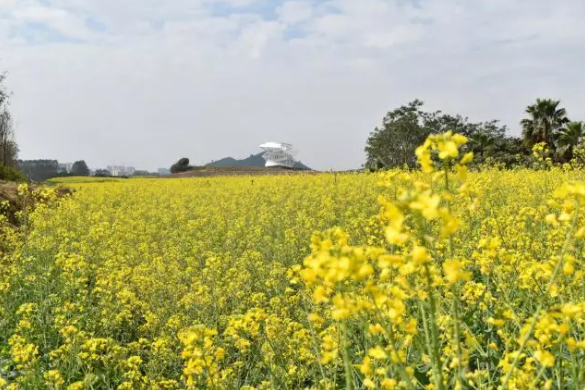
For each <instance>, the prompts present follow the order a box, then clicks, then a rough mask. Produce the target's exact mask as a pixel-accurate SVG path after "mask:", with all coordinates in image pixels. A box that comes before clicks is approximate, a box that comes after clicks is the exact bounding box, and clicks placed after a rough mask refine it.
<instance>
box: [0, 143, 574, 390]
mask: <svg viewBox="0 0 585 390" xmlns="http://www.w3.org/2000/svg"><path fill="white" fill-rule="evenodd" d="M466 142H467V139H466V138H465V137H464V136H462V135H459V134H455V133H452V132H448V133H445V134H439V135H433V136H431V137H430V138H429V139H428V140H426V141H425V143H424V144H423V145H421V147H419V148H418V149H417V150H416V155H417V157H418V160H419V163H420V166H421V168H422V169H421V170H420V171H414V170H413V171H403V170H395V171H388V172H383V173H375V174H369V173H359V174H356V173H352V174H337V175H330V174H322V175H295V176H293V175H287V176H270V177H268V176H267V177H254V178H251V177H230V178H226V177H221V178H219V177H218V178H197V179H176V180H175V179H131V180H130V179H129V180H122V179H116V180H103V181H98V182H96V181H92V180H89V179H86V180H78V179H68V180H69V181H68V182H69V184H70V185H71V186H73V187H74V188H75V189H76V191H75V193H74V195H73V196H72V197H70V198H65V199H61V200H58V201H54V200H52V195H51V193H50V192H51V191H47V193H45V194H39V196H42V197H44V198H45V199H46V200H47V201H43V202H41V204H39V205H38V206H37V207H36V208H35V209H34V210H27V211H25V213H24V214H23V216H22V217H23V218H24V219H25V220H26V224H25V227H24V228H23V229H20V230H14V229H9V230H6V231H4V230H2V231H3V232H4V233H2V234H0V236H1V237H2V239H3V241H2V242H0V247H1V248H3V249H2V250H3V252H2V254H0V265H1V266H2V272H1V273H0V362H1V363H2V364H1V365H0V389H4V388H7V389H11V390H16V389H23V390H25V389H51V390H57V389H59V390H89V389H119V390H131V389H132V390H133V389H139V390H195V389H214V390H215V389H217V390H220V389H221V390H223V389H228V390H230V389H234V390H235V389H244V390H270V389H279V390H280V389H291V390H292V389H303V390H305V389H306V390H326V389H327V390H333V389H350V390H358V389H401V390H403V389H409V390H423V389H429V390H430V389H434V390H447V389H478V390H480V389H493V390H499V389H502V390H504V389H505V390H508V389H514V390H524V389H526V390H528V389H540V388H542V389H556V390H561V389H571V390H573V389H575V390H582V389H583V388H585V320H584V319H585V287H584V286H585V284H584V282H583V280H584V277H585V267H584V265H583V256H584V254H585V242H583V239H584V238H585V218H584V217H583V205H584V203H585V184H584V181H583V180H584V179H585V171H583V170H582V169H581V168H579V165H575V164H568V165H567V166H565V167H562V168H555V167H552V166H551V165H550V164H546V163H543V164H541V166H539V167H537V168H539V169H535V170H528V169H518V170H499V169H497V168H485V169H482V170H473V169H470V163H471V162H472V159H473V155H472V154H471V153H470V152H468V149H467V145H466ZM535 152H536V153H537V154H538V156H541V157H542V158H545V157H544V156H545V154H546V153H545V151H544V149H542V150H541V149H538V147H537V148H536V149H535ZM26 191H27V189H26V188H24V187H23V188H22V192H23V194H24V193H25V192H26ZM51 200H52V201H51ZM3 221H5V220H4V219H0V226H1V225H2V222H3Z"/></svg>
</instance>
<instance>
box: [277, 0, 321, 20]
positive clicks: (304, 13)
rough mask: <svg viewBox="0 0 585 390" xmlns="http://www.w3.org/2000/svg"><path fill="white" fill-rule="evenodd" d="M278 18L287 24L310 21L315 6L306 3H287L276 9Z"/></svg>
mask: <svg viewBox="0 0 585 390" xmlns="http://www.w3.org/2000/svg"><path fill="white" fill-rule="evenodd" d="M276 14H277V15H278V18H279V19H280V20H281V21H282V22H284V23H286V24H293V25H294V24H297V23H301V22H305V21H307V20H310V19H311V18H312V16H313V5H312V4H311V3H310V2H309V1H307V0H305V1H286V2H284V3H283V4H282V5H281V6H279V7H278V8H277V9H276Z"/></svg>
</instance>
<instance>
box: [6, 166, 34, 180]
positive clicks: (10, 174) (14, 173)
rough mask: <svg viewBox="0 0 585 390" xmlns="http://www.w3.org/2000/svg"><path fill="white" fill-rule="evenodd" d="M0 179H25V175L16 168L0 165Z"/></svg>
mask: <svg viewBox="0 0 585 390" xmlns="http://www.w3.org/2000/svg"><path fill="white" fill-rule="evenodd" d="M0 180H5V181H27V179H26V177H25V176H24V175H23V174H22V173H21V172H20V171H19V170H17V169H15V168H12V167H7V166H5V165H0Z"/></svg>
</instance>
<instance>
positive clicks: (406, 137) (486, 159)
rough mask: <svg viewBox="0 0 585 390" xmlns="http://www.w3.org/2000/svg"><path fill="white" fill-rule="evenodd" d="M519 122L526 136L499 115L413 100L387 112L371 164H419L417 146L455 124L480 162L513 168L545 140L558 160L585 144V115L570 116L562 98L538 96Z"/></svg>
mask: <svg viewBox="0 0 585 390" xmlns="http://www.w3.org/2000/svg"><path fill="white" fill-rule="evenodd" d="M525 114H526V116H527V117H526V118H524V119H522V121H521V122H520V124H521V126H522V136H521V137H511V136H509V135H508V128H507V127H506V126H505V125H502V124H501V123H500V122H499V121H498V120H491V121H488V122H471V121H469V119H468V118H466V117H462V116H461V115H449V114H446V113H443V112H441V111H433V112H429V111H425V110H424V103H423V102H422V101H420V100H414V101H412V102H410V103H408V104H406V105H404V106H401V107H399V108H397V109H394V110H392V111H390V112H388V113H387V114H386V116H385V117H384V119H383V120H382V125H381V126H379V127H376V128H375V129H374V131H373V132H372V133H371V134H370V136H369V138H368V140H367V142H366V148H365V151H366V156H367V161H366V164H365V166H366V167H367V168H368V169H370V170H379V169H388V168H398V167H410V168H413V167H415V166H416V158H415V156H414V151H415V149H416V147H417V146H418V145H420V144H421V143H422V142H423V141H424V140H425V139H426V137H428V136H429V135H431V134H438V133H443V132H445V131H447V130H453V131H454V132H456V133H460V134H463V135H465V136H466V137H468V138H469V143H468V148H469V149H470V150H471V151H473V153H474V155H475V159H474V161H475V163H476V164H485V163H491V164H498V165H499V166H504V167H507V168H511V167H513V166H519V165H520V166H529V165H530V164H531V162H532V148H533V147H534V145H536V144H539V143H544V144H545V145H546V147H547V148H548V150H549V151H550V157H551V160H552V162H554V163H564V162H567V161H570V160H571V159H572V158H573V157H574V156H575V153H574V152H575V150H576V149H575V148H577V147H584V145H582V144H583V137H584V135H585V128H584V126H583V122H581V121H571V120H570V119H569V118H568V117H567V112H566V109H564V108H562V107H561V106H560V101H558V100H553V99H537V100H536V103H535V104H532V105H529V106H528V107H527V108H526V111H525Z"/></svg>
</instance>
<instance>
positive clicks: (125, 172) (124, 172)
mask: <svg viewBox="0 0 585 390" xmlns="http://www.w3.org/2000/svg"><path fill="white" fill-rule="evenodd" d="M108 172H110V175H112V176H132V175H133V174H134V172H136V169H135V168H134V167H127V166H124V165H108Z"/></svg>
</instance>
